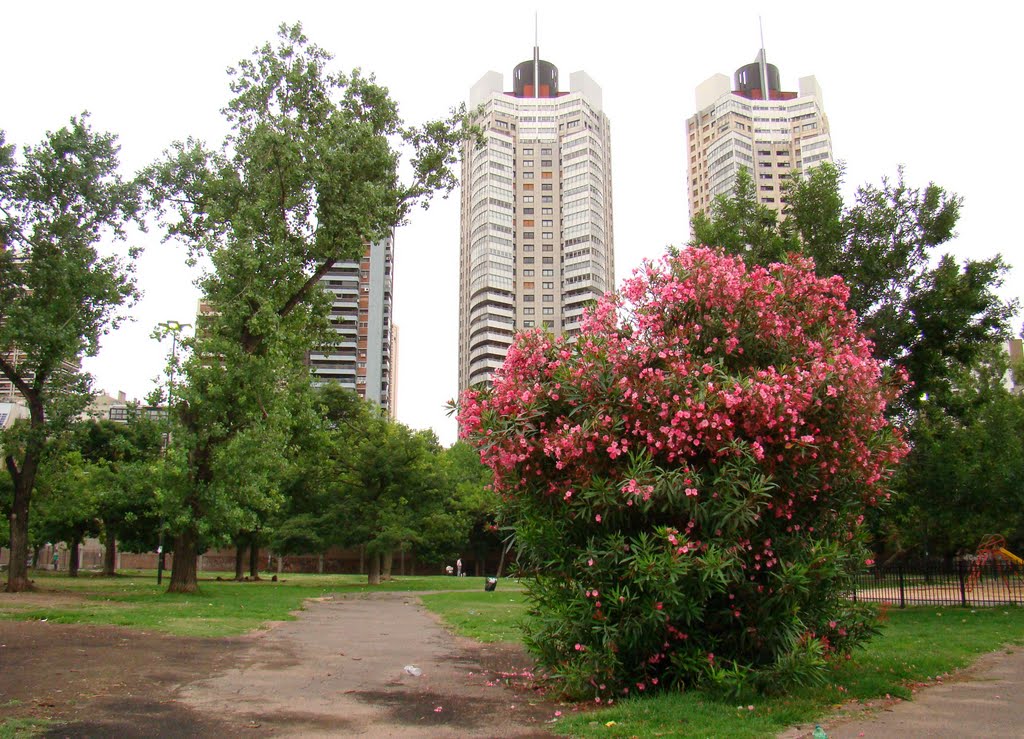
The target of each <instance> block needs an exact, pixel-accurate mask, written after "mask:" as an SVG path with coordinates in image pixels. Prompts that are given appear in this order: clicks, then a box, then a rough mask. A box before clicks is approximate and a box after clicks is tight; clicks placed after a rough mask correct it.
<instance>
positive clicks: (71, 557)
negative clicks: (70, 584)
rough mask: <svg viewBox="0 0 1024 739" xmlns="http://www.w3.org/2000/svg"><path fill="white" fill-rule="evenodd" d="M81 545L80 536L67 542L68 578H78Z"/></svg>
mask: <svg viewBox="0 0 1024 739" xmlns="http://www.w3.org/2000/svg"><path fill="white" fill-rule="evenodd" d="M81 543H82V538H81V537H80V536H76V537H73V538H72V539H71V540H70V541H69V542H68V577H78V557H79V547H80V545H81Z"/></svg>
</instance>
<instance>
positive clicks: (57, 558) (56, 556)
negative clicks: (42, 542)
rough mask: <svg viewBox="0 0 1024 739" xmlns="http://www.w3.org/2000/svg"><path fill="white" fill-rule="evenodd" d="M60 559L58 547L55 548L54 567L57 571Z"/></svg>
mask: <svg viewBox="0 0 1024 739" xmlns="http://www.w3.org/2000/svg"><path fill="white" fill-rule="evenodd" d="M58 561H60V552H58V551H57V547H54V548H53V569H54V571H55V572H56V570H57V562H58Z"/></svg>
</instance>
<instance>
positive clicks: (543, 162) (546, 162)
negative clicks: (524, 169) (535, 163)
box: [540, 159, 551, 167]
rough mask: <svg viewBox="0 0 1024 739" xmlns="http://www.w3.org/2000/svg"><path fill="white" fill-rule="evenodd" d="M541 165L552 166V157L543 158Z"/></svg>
mask: <svg viewBox="0 0 1024 739" xmlns="http://www.w3.org/2000/svg"><path fill="white" fill-rule="evenodd" d="M540 166H542V167H550V166H551V160H550V159H541V160H540Z"/></svg>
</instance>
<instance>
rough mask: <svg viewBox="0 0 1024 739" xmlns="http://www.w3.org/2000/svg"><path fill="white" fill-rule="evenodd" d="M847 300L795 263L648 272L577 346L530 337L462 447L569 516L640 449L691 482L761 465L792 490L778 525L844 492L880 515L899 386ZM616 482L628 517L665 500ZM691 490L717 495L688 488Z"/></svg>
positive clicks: (779, 502)
mask: <svg viewBox="0 0 1024 739" xmlns="http://www.w3.org/2000/svg"><path fill="white" fill-rule="evenodd" d="M847 295H848V291H847V288H846V287H845V285H844V284H843V282H842V281H841V280H840V279H839V278H830V279H823V278H820V277H817V276H816V275H815V273H814V269H813V264H812V263H811V262H810V261H809V260H806V259H803V258H800V257H796V256H794V257H791V261H790V263H788V264H776V265H772V266H771V267H770V268H767V269H766V268H760V267H757V268H748V267H746V265H745V264H744V263H743V262H742V260H740V259H737V258H732V257H728V256H725V255H724V254H722V253H721V252H718V251H715V250H711V249H705V248H699V249H687V250H684V251H682V252H681V253H679V254H678V255H676V256H667V257H665V258H664V259H663V260H661V261H660V262H658V263H654V262H648V263H645V264H644V265H643V267H642V268H641V269H640V270H638V271H637V272H636V273H635V274H634V276H633V277H632V278H631V279H629V280H627V281H626V282H625V284H624V286H623V289H622V291H621V294H619V295H612V294H610V295H606V296H605V297H604V298H603V299H602V300H601V301H599V302H598V304H597V305H596V306H595V307H594V308H593V309H592V310H591V311H590V312H589V313H588V314H587V316H586V317H585V319H584V322H583V325H582V333H581V335H580V336H578V337H577V338H576V340H575V341H568V340H564V339H554V338H552V337H551V336H549V335H545V334H543V333H541V332H540V331H532V332H527V333H524V334H520V336H519V337H518V340H517V342H516V343H515V345H514V346H513V347H512V348H511V350H510V351H509V353H508V356H507V358H506V361H505V364H504V366H503V367H502V369H501V370H500V371H499V372H498V373H497V375H496V377H495V379H494V382H493V386H492V387H491V388H490V389H487V390H470V391H467V392H466V393H464V394H463V396H462V398H461V402H460V403H459V421H460V427H461V434H462V437H463V438H466V439H469V440H471V441H472V442H474V443H475V444H477V446H478V447H479V448H480V449H481V454H482V458H483V460H484V461H485V463H486V464H488V465H489V466H490V467H491V468H492V469H493V470H494V472H495V488H496V490H498V491H499V492H501V493H504V494H509V495H522V494H527V491H540V492H541V493H542V494H544V495H555V494H557V495H558V496H559V497H561V498H563V499H564V500H565V501H566V502H567V503H571V502H572V501H571V497H572V491H573V490H580V489H582V488H583V487H584V486H585V485H586V484H587V482H588V481H589V480H590V479H591V478H592V477H593V476H594V475H608V476H610V477H612V478H616V477H618V473H616V472H615V470H621V469H624V468H625V463H626V462H627V461H628V457H629V455H630V454H631V453H632V452H634V451H644V452H646V453H648V454H650V455H652V456H653V458H654V459H655V460H656V462H657V463H658V464H659V466H661V467H663V468H664V467H666V466H667V467H675V468H678V469H681V470H683V471H684V472H688V471H689V470H691V469H692V470H693V471H694V473H695V474H694V476H695V477H696V475H697V474H699V473H700V471H701V469H702V467H703V466H706V465H707V464H708V463H709V462H715V461H716V460H717V461H725V460H727V459H728V458H730V457H735V456H739V455H744V454H748V455H753V457H754V458H755V459H756V460H757V461H758V462H759V464H760V466H761V468H762V469H763V470H764V472H765V474H767V475H768V476H769V477H771V478H772V479H775V480H780V479H781V480H786V481H787V484H786V485H785V486H784V488H783V487H782V486H780V487H779V494H778V495H777V496H776V497H775V499H774V500H773V501H772V503H771V511H772V515H774V516H776V517H778V518H780V519H789V520H792V519H793V513H794V509H795V508H796V507H798V506H800V505H801V504H805V503H810V504H814V505H816V506H819V507H825V506H827V505H828V501H829V496H830V494H831V493H832V491H833V489H834V488H835V486H836V484H837V482H838V481H842V483H843V484H844V485H847V486H848V485H849V483H850V482H851V481H853V482H854V483H855V484H856V485H857V487H858V489H860V490H861V491H862V495H863V502H864V503H865V504H868V505H872V504H875V503H877V502H879V501H880V500H882V499H883V498H884V497H885V492H884V485H885V482H886V480H887V477H888V474H889V471H890V470H891V468H892V466H893V464H894V463H895V462H896V461H898V459H899V458H900V457H901V456H902V455H903V454H905V446H904V445H903V444H902V442H897V443H892V444H888V445H879V444H877V443H875V440H876V438H877V437H878V432H880V431H881V430H882V429H884V428H885V427H886V425H887V421H886V419H885V417H884V415H883V413H884V410H885V407H886V404H887V403H888V402H889V401H890V400H891V399H892V397H893V385H892V383H886V382H885V381H883V375H882V371H881V367H880V365H879V363H878V362H876V361H875V360H874V359H873V358H872V356H871V349H872V347H871V344H870V342H869V341H867V340H866V339H865V338H864V337H863V336H861V335H860V334H859V332H858V331H857V326H856V317H855V316H854V315H853V314H852V313H851V312H849V311H848V310H847V309H846V308H845V300H846V298H847ZM619 479H620V483H619V489H620V490H621V492H622V494H623V499H622V503H623V504H625V505H627V506H630V505H633V502H634V500H642V501H646V500H649V499H650V498H651V496H653V495H657V494H658V492H657V488H656V487H655V486H654V485H652V484H651V481H647V480H636V479H632V478H628V477H621V478H619ZM684 492H685V495H686V496H690V497H695V498H698V499H699V498H700V497H701V496H708V495H711V496H712V497H714V491H711V490H704V489H702V488H701V487H700V485H699V484H697V483H696V482H694V480H690V479H688V480H687V484H686V486H685V488H684ZM795 525H799V523H796V524H795ZM765 554H766V556H767V557H768V559H769V560H770V554H768V553H765Z"/></svg>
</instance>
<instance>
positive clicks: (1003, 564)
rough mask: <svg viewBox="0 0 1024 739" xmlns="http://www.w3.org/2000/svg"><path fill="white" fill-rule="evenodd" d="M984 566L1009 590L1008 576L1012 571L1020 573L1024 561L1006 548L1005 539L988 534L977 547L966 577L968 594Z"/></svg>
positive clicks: (997, 535)
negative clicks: (994, 573) (993, 572)
mask: <svg viewBox="0 0 1024 739" xmlns="http://www.w3.org/2000/svg"><path fill="white" fill-rule="evenodd" d="M986 565H988V566H990V567H991V568H992V569H993V570H994V571H995V572H996V573H998V574H999V576H1000V577H1002V579H1003V583H1004V584H1005V585H1006V589H1007V590H1011V588H1010V577H1009V576H1010V575H1011V574H1014V571H1016V572H1018V573H1019V572H1020V569H1019V568H1020V566H1021V565H1024V559H1021V558H1020V557H1018V556H1017V555H1016V554H1014V553H1013V552H1011V551H1009V550H1008V549H1007V548H1006V539H1004V538H1003V537H1002V536H1000V535H999V534H989V535H988V536H986V537H985V538H984V539H982V540H981V544H979V545H978V551H977V552H976V553H975V557H974V564H973V565H972V566H971V571H970V573H968V575H967V592H968V593H969V592H971V591H972V590H973V589H974V586H975V585H976V584H977V582H978V580H979V579H980V578H981V574H982V572H983V571H984V569H985V566H986ZM1014 565H1016V566H1014Z"/></svg>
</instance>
